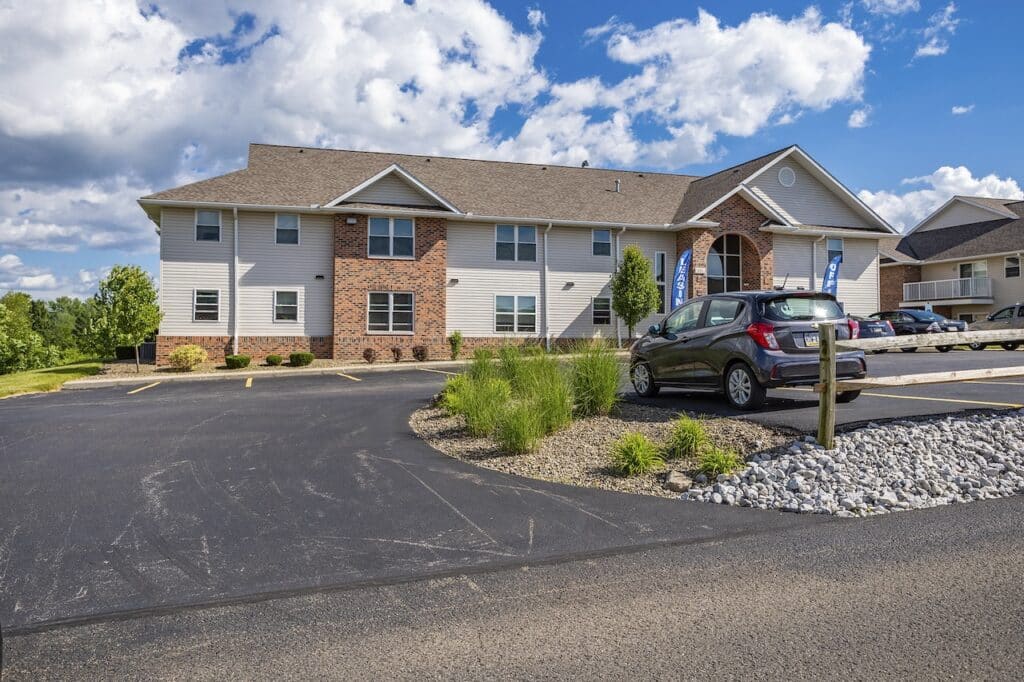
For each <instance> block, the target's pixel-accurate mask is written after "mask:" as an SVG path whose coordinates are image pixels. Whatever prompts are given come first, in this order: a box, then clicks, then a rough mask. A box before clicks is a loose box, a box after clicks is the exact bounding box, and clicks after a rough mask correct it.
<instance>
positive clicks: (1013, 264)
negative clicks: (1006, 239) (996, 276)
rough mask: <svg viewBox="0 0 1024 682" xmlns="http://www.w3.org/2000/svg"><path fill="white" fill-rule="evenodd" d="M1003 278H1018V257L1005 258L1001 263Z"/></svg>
mask: <svg viewBox="0 0 1024 682" xmlns="http://www.w3.org/2000/svg"><path fill="white" fill-rule="evenodd" d="M1003 277H1006V278H1007V279H1009V278H1011V277H1020V257H1018V256H1007V257H1006V259H1005V260H1004V261H1003Z"/></svg>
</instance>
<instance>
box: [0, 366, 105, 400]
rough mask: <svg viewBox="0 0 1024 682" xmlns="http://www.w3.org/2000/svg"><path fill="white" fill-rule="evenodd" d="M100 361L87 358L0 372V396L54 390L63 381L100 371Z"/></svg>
mask: <svg viewBox="0 0 1024 682" xmlns="http://www.w3.org/2000/svg"><path fill="white" fill-rule="evenodd" d="M102 364H103V363H102V362H100V361H99V360H88V361H85V362H76V363H75V364H73V365H64V366H62V367H48V368H46V369H33V370H29V371H28V372H14V373H13V374H0V398H6V397H7V396H11V395H17V394H19V393H38V392H40V391H56V390H57V389H58V388H60V387H61V386H62V385H63V384H64V382H65V381H71V380H72V379H81V378H82V377H87V376H92V375H93V374H96V372H99V371H100V367H101V366H102Z"/></svg>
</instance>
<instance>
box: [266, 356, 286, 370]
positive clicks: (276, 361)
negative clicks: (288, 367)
mask: <svg viewBox="0 0 1024 682" xmlns="http://www.w3.org/2000/svg"><path fill="white" fill-rule="evenodd" d="M282 362H284V358H282V357H281V356H280V355H268V356H267V364H268V365H270V366H271V367H277V366H278V365H280V364H281V363H282Z"/></svg>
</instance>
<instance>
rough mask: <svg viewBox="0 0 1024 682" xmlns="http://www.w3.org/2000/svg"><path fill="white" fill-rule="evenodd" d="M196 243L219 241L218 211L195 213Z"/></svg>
mask: <svg viewBox="0 0 1024 682" xmlns="http://www.w3.org/2000/svg"><path fill="white" fill-rule="evenodd" d="M196 241H197V242H219V241H220V211H196Z"/></svg>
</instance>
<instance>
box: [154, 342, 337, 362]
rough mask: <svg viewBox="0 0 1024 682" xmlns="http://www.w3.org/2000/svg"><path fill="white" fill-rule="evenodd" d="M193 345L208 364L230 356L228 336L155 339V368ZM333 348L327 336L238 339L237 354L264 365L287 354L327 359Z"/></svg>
mask: <svg viewBox="0 0 1024 682" xmlns="http://www.w3.org/2000/svg"><path fill="white" fill-rule="evenodd" d="M186 345H196V346H200V347H201V348H203V349H204V350H205V351H206V354H207V355H208V356H209V357H210V361H211V362H217V363H222V362H224V356H225V355H231V346H232V344H231V337H230V336H157V337H156V364H157V365H166V364H167V356H168V355H170V354H171V351H173V350H174V349H175V348H177V347H178V346H186ZM332 350H333V344H332V342H331V337H330V336H240V337H238V352H239V354H240V355H249V356H251V357H252V360H253V362H254V363H256V364H259V363H262V362H265V361H266V357H267V356H268V355H281V356H284V357H285V358H286V359H287V357H288V356H289V355H290V354H291V353H298V352H302V351H309V352H311V353H312V354H313V355H315V356H316V357H317V358H320V359H327V358H330V357H331V352H332Z"/></svg>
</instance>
